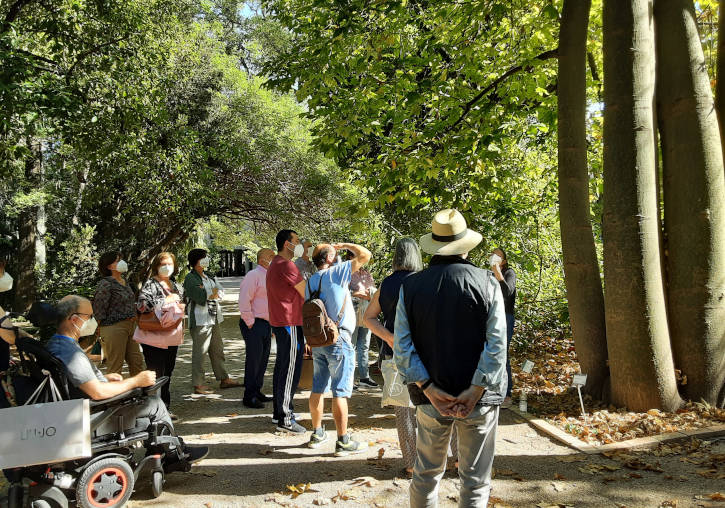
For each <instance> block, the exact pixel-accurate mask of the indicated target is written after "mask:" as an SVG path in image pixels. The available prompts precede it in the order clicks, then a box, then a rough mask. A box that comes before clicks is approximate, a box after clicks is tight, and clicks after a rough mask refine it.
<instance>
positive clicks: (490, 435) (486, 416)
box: [410, 404, 499, 508]
mask: <svg viewBox="0 0 725 508" xmlns="http://www.w3.org/2000/svg"><path fill="white" fill-rule="evenodd" d="M498 411H499V408H498V406H482V405H477V406H476V407H475V408H474V409H473V411H472V412H471V414H470V415H468V416H467V417H466V418H448V417H444V416H441V415H440V413H438V411H436V409H435V408H434V407H433V406H431V405H429V404H428V405H422V406H418V407H417V411H416V416H417V419H418V436H417V443H416V448H417V457H416V460H415V466H414V467H413V480H412V481H411V483H410V506H411V508H434V507H435V506H438V484H439V483H440V481H441V478H442V477H443V473H445V469H446V456H447V455H448V444H449V443H450V440H451V433H452V431H453V429H454V428H455V429H456V431H458V476H459V477H460V479H461V491H460V498H459V501H458V506H459V508H486V506H487V505H488V495H489V493H490V491H491V468H492V466H493V456H494V447H495V444H496V428H497V426H498Z"/></svg>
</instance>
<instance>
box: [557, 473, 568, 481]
mask: <svg viewBox="0 0 725 508" xmlns="http://www.w3.org/2000/svg"><path fill="white" fill-rule="evenodd" d="M554 480H566V477H564V475H560V474H559V473H554Z"/></svg>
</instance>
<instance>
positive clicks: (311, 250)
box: [307, 247, 315, 258]
mask: <svg viewBox="0 0 725 508" xmlns="http://www.w3.org/2000/svg"><path fill="white" fill-rule="evenodd" d="M313 252H315V248H314V247H307V257H308V258H311V257H312V253H313Z"/></svg>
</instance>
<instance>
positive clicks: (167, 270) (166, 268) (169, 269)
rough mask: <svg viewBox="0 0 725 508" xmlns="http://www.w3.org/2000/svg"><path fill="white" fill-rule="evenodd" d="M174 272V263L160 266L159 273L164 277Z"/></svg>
mask: <svg viewBox="0 0 725 508" xmlns="http://www.w3.org/2000/svg"><path fill="white" fill-rule="evenodd" d="M172 273H174V267H173V265H161V266H159V275H161V276H162V277H171V274H172Z"/></svg>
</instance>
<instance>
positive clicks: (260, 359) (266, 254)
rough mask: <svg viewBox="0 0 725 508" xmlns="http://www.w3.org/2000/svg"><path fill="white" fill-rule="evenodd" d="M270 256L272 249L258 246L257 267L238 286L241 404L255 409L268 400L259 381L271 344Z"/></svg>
mask: <svg viewBox="0 0 725 508" xmlns="http://www.w3.org/2000/svg"><path fill="white" fill-rule="evenodd" d="M273 257H274V251H272V250H271V249H261V250H260V251H259V252H258V253H257V267H256V268H255V269H254V270H252V271H251V272H249V273H248V274H247V275H246V276H245V277H244V279H242V283H241V284H240V285H239V315H240V316H241V317H240V319H239V330H241V332H242V337H244V342H245V343H246V348H245V350H246V359H245V362H244V398H243V399H242V403H243V404H244V405H245V406H247V407H251V408H256V409H260V408H263V407H264V403H265V402H268V401H270V400H272V398H271V397H268V396H267V395H264V394H263V393H262V384H263V383H264V372H265V371H266V370H267V362H268V361H269V350H270V346H271V344H272V328H271V327H270V325H269V307H268V306H267V268H268V267H269V263H270V262H271V261H272V258H273Z"/></svg>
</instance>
